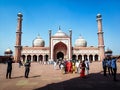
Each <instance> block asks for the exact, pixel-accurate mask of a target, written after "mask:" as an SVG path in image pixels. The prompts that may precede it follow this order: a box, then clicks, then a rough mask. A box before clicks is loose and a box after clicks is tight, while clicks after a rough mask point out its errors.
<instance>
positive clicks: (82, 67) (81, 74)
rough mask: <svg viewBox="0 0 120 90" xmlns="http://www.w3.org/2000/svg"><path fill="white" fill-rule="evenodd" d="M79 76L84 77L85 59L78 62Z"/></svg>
mask: <svg viewBox="0 0 120 90" xmlns="http://www.w3.org/2000/svg"><path fill="white" fill-rule="evenodd" d="M80 69H81V72H80V77H82V78H84V77H85V60H83V61H82V62H81V64H80Z"/></svg>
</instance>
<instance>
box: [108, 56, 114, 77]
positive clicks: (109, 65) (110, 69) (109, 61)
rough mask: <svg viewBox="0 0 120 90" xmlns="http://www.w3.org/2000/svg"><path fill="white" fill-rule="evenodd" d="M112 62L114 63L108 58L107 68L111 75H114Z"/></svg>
mask: <svg viewBox="0 0 120 90" xmlns="http://www.w3.org/2000/svg"><path fill="white" fill-rule="evenodd" d="M111 62H112V60H111V57H108V58H107V68H108V73H109V75H113V70H112V67H111Z"/></svg>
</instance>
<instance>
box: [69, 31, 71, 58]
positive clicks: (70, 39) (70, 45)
mask: <svg viewBox="0 0 120 90" xmlns="http://www.w3.org/2000/svg"><path fill="white" fill-rule="evenodd" d="M69 33H70V35H69V36H70V59H72V29H69Z"/></svg>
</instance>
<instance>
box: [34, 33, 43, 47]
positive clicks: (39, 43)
mask: <svg viewBox="0 0 120 90" xmlns="http://www.w3.org/2000/svg"><path fill="white" fill-rule="evenodd" d="M44 46H45V42H44V40H43V39H42V38H41V37H40V36H39V35H38V36H37V37H36V39H34V40H33V47H44Z"/></svg>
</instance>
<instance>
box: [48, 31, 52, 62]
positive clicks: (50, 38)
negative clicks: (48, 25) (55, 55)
mask: <svg viewBox="0 0 120 90" xmlns="http://www.w3.org/2000/svg"><path fill="white" fill-rule="evenodd" d="M51 32H52V30H49V59H50V60H51Z"/></svg>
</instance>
